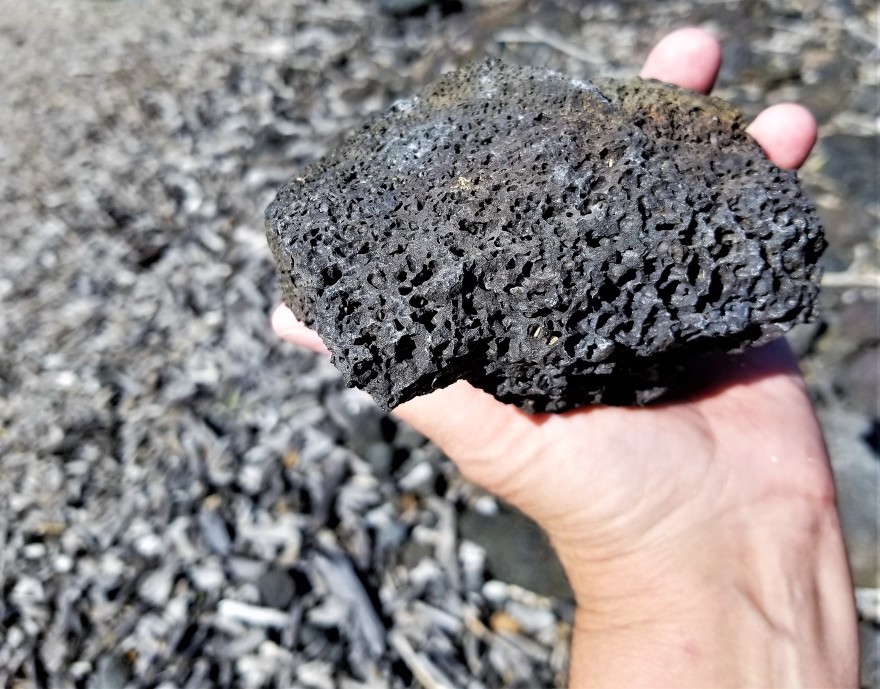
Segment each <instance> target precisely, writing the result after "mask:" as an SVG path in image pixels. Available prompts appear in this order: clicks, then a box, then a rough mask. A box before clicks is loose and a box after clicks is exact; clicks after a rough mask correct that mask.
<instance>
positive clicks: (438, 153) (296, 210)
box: [266, 61, 824, 412]
mask: <svg viewBox="0 0 880 689" xmlns="http://www.w3.org/2000/svg"><path fill="white" fill-rule="evenodd" d="M266 216H267V231H268V238H269V243H270V245H271V247H272V250H273V253H274V255H275V259H276V262H277V265H278V274H279V277H280V283H281V287H282V291H283V295H284V301H285V302H286V303H287V304H288V305H289V306H290V307H291V309H292V310H293V311H294V313H295V314H296V315H297V316H298V317H300V318H301V319H302V320H303V321H305V323H307V324H308V325H310V326H312V327H313V328H315V329H316V330H317V331H318V333H319V334H320V335H321V337H322V338H323V339H324V342H326V344H327V346H328V347H329V348H330V350H331V352H332V354H333V362H334V363H335V365H336V366H337V368H338V369H339V370H340V371H341V372H342V375H343V376H344V378H345V380H346V382H347V383H349V384H351V385H355V386H357V387H360V388H363V389H365V390H367V391H368V392H369V393H370V394H371V395H372V396H373V397H374V398H375V400H376V401H377V402H378V403H379V404H380V405H381V406H382V407H384V408H385V409H390V408H392V407H394V406H396V405H397V404H400V403H401V402H404V401H406V400H408V399H411V398H412V397H415V396H417V395H421V394H424V393H427V392H430V391H431V390H434V389H436V388H441V387H445V386H447V385H449V384H450V383H452V382H454V381H456V380H458V379H461V378H464V379H467V380H468V381H470V382H471V383H472V384H473V385H475V386H477V387H480V388H483V389H484V390H487V391H488V392H490V393H492V394H493V395H495V396H496V397H497V398H498V399H500V400H502V401H504V402H510V403H513V404H516V405H518V406H520V407H522V408H523V409H526V410H528V411H553V412H558V411H565V410H567V409H571V408H573V407H576V406H579V405H584V404H588V403H591V402H604V403H608V404H632V403H639V404H643V403H646V402H649V401H651V400H653V399H655V398H657V397H658V396H660V395H662V394H663V393H664V392H665V391H666V390H667V389H669V388H670V387H672V386H674V383H675V382H676V380H677V378H678V377H679V376H680V374H681V371H682V369H683V367H685V366H686V365H687V364H688V363H689V362H692V361H693V360H694V358H695V356H696V355H698V354H700V353H703V352H706V351H727V350H737V349H741V348H743V347H744V346H747V345H749V344H754V343H762V342H766V341H768V340H770V339H772V338H774V337H776V336H778V335H779V334H781V333H782V332H784V331H785V330H787V329H788V328H790V327H791V326H792V325H793V324H795V323H798V322H801V321H804V320H807V319H808V318H809V316H810V315H811V313H812V311H813V308H814V306H813V305H814V302H815V300H816V296H817V292H818V281H819V270H818V268H817V267H816V260H817V258H818V257H819V255H820V253H821V252H822V249H823V248H824V240H823V238H822V232H821V227H820V224H819V221H818V218H817V216H816V213H815V211H814V209H813V206H812V204H811V203H810V202H809V201H808V200H807V199H806V198H805V196H804V195H803V193H802V191H801V188H800V186H799V184H798V181H797V178H796V176H795V174H794V173H793V172H790V171H785V170H781V169H779V168H777V167H776V166H774V165H773V164H772V163H770V162H769V161H768V160H767V158H766V157H765V156H764V154H763V152H762V151H761V149H760V147H759V146H758V145H757V144H756V143H755V142H754V141H753V140H752V139H750V138H749V137H748V136H747V135H746V134H745V132H744V131H743V123H742V121H741V119H740V116H739V114H738V113H737V111H736V110H734V109H733V108H732V107H731V106H729V105H728V104H727V103H725V102H723V101H720V100H718V99H713V98H708V97H704V96H701V95H699V94H696V93H693V92H691V91H686V90H681V89H677V88H675V87H672V86H667V85H664V84H660V83H657V82H649V81H643V80H639V79H634V80H631V81H612V80H600V81H597V82H596V83H595V84H589V83H585V82H582V81H579V80H575V79H570V78H567V77H565V76H562V75H559V74H555V73H551V72H547V71H544V70H540V69H530V68H522V67H514V66H509V65H505V64H503V63H501V62H497V61H487V62H483V63H477V64H472V65H470V66H468V67H465V68H464V69H461V70H459V71H457V72H454V73H452V74H449V75H447V76H445V77H444V78H442V79H441V80H440V81H438V82H437V83H436V84H434V85H433V86H431V87H429V88H428V89H427V90H426V91H425V92H424V93H423V94H422V95H420V96H416V97H414V98H411V99H409V100H405V101H401V102H398V103H397V104H395V105H394V106H393V107H392V108H391V109H390V110H389V111H388V112H386V113H384V114H383V115H381V116H378V117H375V118H374V119H373V120H371V121H370V122H368V123H367V124H365V125H364V127H363V128H362V129H361V130H360V131H359V132H357V133H356V134H355V135H353V136H352V137H351V138H350V139H349V140H348V141H347V143H346V144H345V145H343V146H342V147H341V148H340V149H339V150H337V151H336V152H334V153H333V154H331V155H329V156H328V157H327V158H325V159H324V160H322V161H321V162H319V163H317V164H315V165H312V166H310V167H308V168H306V169H305V170H304V171H303V172H302V173H301V174H300V175H299V176H297V177H295V178H294V179H292V180H291V181H290V182H289V183H288V184H287V185H286V186H285V187H284V188H283V189H281V191H280V192H279V194H278V196H277V198H276V199H275V201H274V202H273V203H272V204H271V205H270V206H269V208H268V209H267V212H266Z"/></svg>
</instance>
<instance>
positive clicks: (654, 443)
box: [273, 29, 858, 689]
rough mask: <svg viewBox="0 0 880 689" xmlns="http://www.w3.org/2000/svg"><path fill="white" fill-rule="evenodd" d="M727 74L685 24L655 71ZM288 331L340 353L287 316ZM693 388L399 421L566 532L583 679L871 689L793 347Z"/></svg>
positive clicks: (474, 397) (795, 113) (452, 397)
mask: <svg viewBox="0 0 880 689" xmlns="http://www.w3.org/2000/svg"><path fill="white" fill-rule="evenodd" d="M720 65H721V47H720V45H719V44H718V42H717V40H716V39H715V38H714V37H713V36H712V35H710V34H708V33H706V32H705V31H702V30H699V29H682V30H680V31H676V32H674V33H672V34H670V35H668V36H667V37H665V38H664V39H663V40H662V41H661V42H660V43H659V44H658V45H657V46H656V47H655V48H654V49H653V50H652V52H651V53H650V55H649V56H648V58H647V60H646V63H645V66H644V68H643V70H642V72H641V75H642V76H644V77H650V78H655V79H660V80H662V81H667V82H670V83H675V84H678V85H680V86H686V87H689V88H693V89H695V90H699V91H702V92H704V93H708V92H709V91H710V89H711V88H712V85H713V84H714V82H715V78H716V76H717V74H718V70H719V68H720ZM749 133H750V134H751V135H752V136H753V137H754V138H755V139H756V140H757V141H758V142H759V143H760V144H761V145H762V146H763V148H764V149H765V151H766V153H767V156H768V157H769V158H770V159H771V160H772V161H773V162H774V163H776V164H777V165H779V166H781V167H788V168H796V167H798V166H799V165H801V164H802V163H803V161H804V160H805V159H806V157H807V156H808V155H809V152H810V150H811V148H812V146H813V144H814V143H815V141H816V124H815V121H814V120H813V118H812V116H811V115H810V113H809V112H808V111H807V110H805V109H804V108H802V107H801V106H799V105H795V104H781V105H775V106H773V107H770V108H768V109H767V110H765V111H764V112H762V113H761V114H760V115H759V116H758V117H757V118H756V119H755V120H754V122H752V124H751V125H750V127H749ZM273 327H274V329H275V331H276V332H277V333H278V334H279V335H280V336H281V337H283V338H284V339H286V340H288V341H290V342H293V343H296V344H299V345H301V346H305V347H308V348H310V349H313V350H315V351H321V352H326V351H327V350H326V348H325V347H324V345H323V343H322V342H321V340H320V337H319V336H318V335H317V334H316V333H314V332H313V331H310V330H308V329H306V328H305V327H304V326H303V325H302V324H300V323H299V322H298V321H297V320H296V319H295V317H294V316H293V314H292V313H291V312H290V311H289V310H288V309H287V308H286V307H284V306H282V307H279V308H278V309H277V310H276V311H275V313H274V314H273ZM691 390H692V391H691V393H690V394H688V395H687V396H685V397H683V398H682V399H678V400H676V401H674V402H668V403H666V404H661V405H655V406H651V407H648V408H620V407H604V406H599V405H597V406H592V407H585V408H582V409H578V410H575V411H572V412H569V413H566V414H560V415H552V414H544V415H535V416H528V415H526V414H524V413H522V412H521V411H519V410H518V409H516V408H514V407H511V406H508V405H504V404H502V403H500V402H498V401H497V400H495V399H494V398H493V397H491V396H490V395H488V394H486V393H484V392H482V391H480V390H477V389H475V388H473V387H472V386H470V385H469V384H468V383H466V382H462V381H460V382H458V383H456V384H454V385H452V386H450V387H448V388H446V389H444V390H439V391H436V392H434V393H432V394H430V395H426V396H424V397H420V398H417V399H414V400H412V401H410V402H407V403H406V404H403V405H401V406H399V407H398V408H397V409H396V410H395V414H396V415H397V416H399V417H400V418H401V419H403V420H404V421H406V422H407V423H409V424H411V425H412V426H414V427H415V428H417V429H418V430H420V431H421V432H423V433H424V434H425V435H427V436H428V437H429V438H431V439H432V440H433V441H434V442H436V443H437V444H438V445H439V446H440V447H441V448H443V450H444V451H445V452H446V453H447V454H448V455H449V457H451V458H452V459H453V461H455V462H456V464H457V465H458V467H459V468H460V469H461V471H462V473H463V474H465V475H466V476H467V477H469V478H470V479H471V480H473V481H475V482H476V483H478V484H480V485H482V486H484V487H485V488H486V489H488V490H489V491H491V492H493V493H495V494H496V495H499V496H500V497H502V498H504V499H505V500H507V501H509V502H510V503H512V504H513V505H515V506H516V507H518V508H519V509H521V510H522V511H524V512H525V513H526V514H528V515H530V516H531V517H532V518H533V519H534V520H535V521H536V522H537V523H538V524H540V525H541V527H542V528H543V529H544V530H545V531H546V532H547V534H548V536H549V538H550V540H551V542H552V543H553V545H554V547H555V548H556V551H557V553H558V554H559V557H560V560H561V561H562V563H563V566H564V567H565V570H566V573H567V574H568V577H569V579H570V581H571V584H572V587H573V590H574V592H575V598H576V601H577V605H578V611H577V615H576V626H575V631H574V637H573V641H572V655H571V670H570V686H571V687H576V688H578V689H580V688H581V687H599V686H607V687H621V686H628V687H640V686H644V687H663V686H670V687H688V686H692V687H727V686H729V687H744V686H754V687H783V686H786V687H787V686H792V687H795V686H797V687H855V686H857V681H858V678H857V669H858V657H857V647H858V644H857V628H856V624H857V623H856V613H855V606H854V601H853V592H852V584H851V581H850V578H849V572H848V568H847V561H846V553H845V550H844V546H843V540H842V536H841V531H840V524H839V519H838V515H837V510H836V504H835V491H834V483H833V478H832V474H831V468H830V464H829V460H828V455H827V451H826V449H825V445H824V442H823V439H822V435H821V431H820V429H819V426H818V423H817V422H816V418H815V415H814V413H813V409H812V406H811V404H810V400H809V397H808V395H807V392H806V390H805V387H804V384H803V381H802V380H801V377H800V374H799V372H798V368H797V363H796V362H795V360H794V358H793V356H792V354H791V351H790V350H789V348H788V347H787V345H786V344H785V342H784V340H780V341H777V342H774V343H771V344H770V345H768V346H765V347H763V348H760V349H754V350H751V351H748V352H746V353H743V354H741V355H736V356H725V357H717V358H715V359H711V360H706V361H703V362H701V363H700V364H699V370H698V371H695V372H694V381H693V385H692V387H691Z"/></svg>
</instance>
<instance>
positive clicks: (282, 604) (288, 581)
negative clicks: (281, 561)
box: [257, 568, 296, 610]
mask: <svg viewBox="0 0 880 689" xmlns="http://www.w3.org/2000/svg"><path fill="white" fill-rule="evenodd" d="M257 588H258V589H259V590H260V600H261V601H262V603H263V605H268V606H269V607H272V608H279V609H282V610H283V609H285V608H287V607H288V606H289V605H290V604H291V602H292V601H293V597H294V595H295V594H296V585H295V584H294V582H293V579H292V578H291V576H290V574H288V573H287V572H286V571H284V570H283V569H279V568H272V569H269V570H267V571H266V572H265V573H263V575H262V576H261V577H260V578H259V579H257Z"/></svg>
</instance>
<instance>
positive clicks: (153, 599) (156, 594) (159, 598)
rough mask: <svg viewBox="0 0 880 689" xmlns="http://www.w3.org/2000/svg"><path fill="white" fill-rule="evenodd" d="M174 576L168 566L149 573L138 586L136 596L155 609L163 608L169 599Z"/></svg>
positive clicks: (172, 569) (172, 570)
mask: <svg viewBox="0 0 880 689" xmlns="http://www.w3.org/2000/svg"><path fill="white" fill-rule="evenodd" d="M174 575H175V570H174V568H173V567H170V566H169V567H162V568H160V569H157V570H155V571H154V572H150V573H149V574H148V575H147V576H146V577H144V579H143V581H141V583H140V585H139V586H138V595H140V597H141V598H143V599H144V600H145V601H146V602H147V603H150V604H152V605H155V606H156V607H162V606H164V605H165V604H166V603H167V602H168V599H169V598H170V597H171V588H172V587H173V586H174Z"/></svg>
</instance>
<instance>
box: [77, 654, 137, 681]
mask: <svg viewBox="0 0 880 689" xmlns="http://www.w3.org/2000/svg"><path fill="white" fill-rule="evenodd" d="M130 677H131V666H130V665H129V663H128V661H127V660H126V659H125V658H124V657H123V656H121V655H116V654H113V655H105V656H102V657H101V659H100V660H98V667H97V669H96V671H95V673H94V674H93V675H92V676H91V677H90V678H89V681H88V683H87V686H88V688H89V689H123V687H125V685H126V684H128V680H129V678H130Z"/></svg>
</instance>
